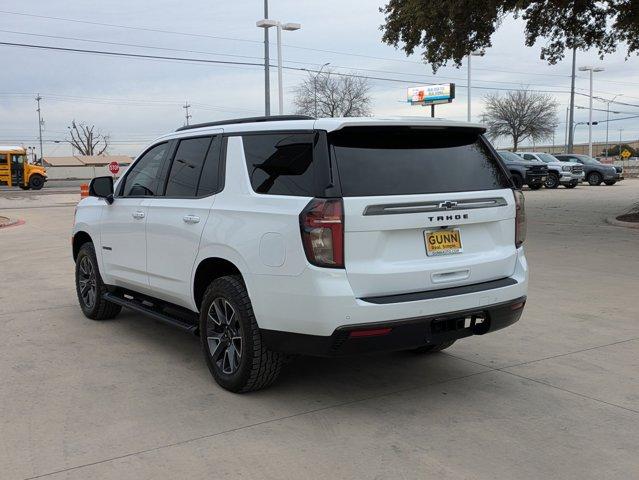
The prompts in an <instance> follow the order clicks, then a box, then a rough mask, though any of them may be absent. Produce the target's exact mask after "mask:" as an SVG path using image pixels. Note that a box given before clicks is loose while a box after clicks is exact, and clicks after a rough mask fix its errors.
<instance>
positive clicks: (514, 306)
mask: <svg viewBox="0 0 639 480" xmlns="http://www.w3.org/2000/svg"><path fill="white" fill-rule="evenodd" d="M524 305H526V302H517V303H513V304H512V305H511V306H510V309H511V310H519V309H520V308H524Z"/></svg>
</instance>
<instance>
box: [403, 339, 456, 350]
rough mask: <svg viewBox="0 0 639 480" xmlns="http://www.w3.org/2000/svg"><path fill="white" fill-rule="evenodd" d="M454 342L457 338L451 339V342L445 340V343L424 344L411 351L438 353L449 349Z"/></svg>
mask: <svg viewBox="0 0 639 480" xmlns="http://www.w3.org/2000/svg"><path fill="white" fill-rule="evenodd" d="M453 343H455V340H451V341H449V342H444V343H438V344H436V345H424V346H423V347H418V348H415V349H413V350H411V351H412V352H414V353H437V352H441V351H442V350H445V349H447V348H448V347H450V346H451V345H452V344H453Z"/></svg>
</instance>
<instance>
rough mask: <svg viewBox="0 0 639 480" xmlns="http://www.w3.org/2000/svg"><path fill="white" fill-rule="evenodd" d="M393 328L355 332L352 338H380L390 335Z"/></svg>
mask: <svg viewBox="0 0 639 480" xmlns="http://www.w3.org/2000/svg"><path fill="white" fill-rule="evenodd" d="M391 330H392V328H390V327H388V328H374V329H371V330H353V331H352V332H351V333H350V334H349V337H350V338H361V337H380V336H382V335H388V334H389V333H390V332H391Z"/></svg>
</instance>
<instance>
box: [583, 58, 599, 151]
mask: <svg viewBox="0 0 639 480" xmlns="http://www.w3.org/2000/svg"><path fill="white" fill-rule="evenodd" d="M579 71H580V72H590V106H589V108H588V110H589V112H588V156H589V157H592V75H593V73H595V72H603V71H604V69H603V68H598V67H579Z"/></svg>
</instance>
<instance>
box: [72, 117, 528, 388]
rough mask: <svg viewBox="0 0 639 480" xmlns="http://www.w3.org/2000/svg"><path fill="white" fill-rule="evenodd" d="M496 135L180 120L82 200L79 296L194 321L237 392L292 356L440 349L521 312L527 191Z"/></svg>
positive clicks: (362, 121)
mask: <svg viewBox="0 0 639 480" xmlns="http://www.w3.org/2000/svg"><path fill="white" fill-rule="evenodd" d="M483 133H484V128H483V127H482V126H481V125H477V124H469V123H465V122H452V121H444V120H439V119H433V120H431V119H423V120H406V119H401V118H398V119H392V118H391V119H388V118H385V119H374V118H359V119H358V118H327V119H317V120H315V119H311V118H309V117H303V116H281V117H257V118H252V119H240V120H235V121H226V122H214V123H208V124H200V125H192V126H188V127H183V128H180V129H179V130H178V131H176V132H174V133H171V134H169V135H166V136H164V137H161V138H159V139H158V140H157V141H155V142H153V143H152V144H151V145H150V146H149V147H148V148H147V149H146V150H145V151H144V152H143V153H142V155H140V156H139V157H138V158H137V159H136V160H135V162H134V163H133V164H132V165H131V167H129V169H128V171H127V172H126V174H125V175H124V176H123V177H121V178H120V179H119V180H118V182H117V183H116V184H115V185H113V179H112V177H110V176H107V177H99V178H95V179H93V180H92V182H91V184H90V190H89V191H90V196H89V197H87V198H84V199H83V200H82V201H80V203H79V204H78V206H77V210H76V214H75V221H74V226H73V241H72V245H73V258H74V260H75V262H76V269H75V272H76V277H75V278H76V289H77V296H78V301H79V304H80V308H81V309H82V312H83V313H84V315H85V316H87V317H88V318H91V319H95V320H103V319H108V318H113V317H115V316H116V315H117V314H118V313H119V312H120V309H121V308H122V307H127V308H130V309H133V310H135V311H137V312H141V313H144V314H146V315H149V316H151V317H153V318H155V319H156V320H159V321H161V322H165V323H167V324H170V325H173V326H176V327H178V328H180V329H182V330H185V331H188V332H194V333H199V335H200V338H201V344H202V350H203V353H204V358H205V361H206V363H207V365H208V367H209V369H210V371H211V373H212V375H213V377H214V378H215V380H216V381H217V382H218V383H219V384H220V385H221V386H222V387H223V388H226V389H228V390H231V391H233V392H246V391H250V390H256V389H259V388H263V387H266V386H267V385H269V384H271V383H272V382H273V381H274V380H275V378H276V377H277V375H278V374H279V372H280V369H281V367H282V364H283V363H284V361H285V359H286V358H287V356H288V355H289V354H310V355H318V356H336V355H346V354H354V353H362V352H375V351H386V350H413V351H416V352H422V353H424V352H436V351H439V350H443V349H444V348H447V347H449V346H450V345H452V344H453V343H454V342H455V341H456V340H458V339H461V338H465V337H469V336H472V335H483V334H485V333H488V332H492V331H495V330H499V329H501V328H504V327H506V326H508V325H511V324H512V323H514V322H516V321H517V320H518V319H519V317H520V315H521V313H522V310H523V307H524V304H525V301H526V292H527V286H528V267H527V262H526V258H525V254H524V247H523V243H524V239H525V236H526V223H525V211H524V197H523V194H522V192H521V191H519V190H514V189H513V185H512V182H511V180H510V178H509V176H508V173H507V171H506V170H505V169H504V166H503V164H502V162H500V161H499V159H498V158H497V156H496V154H495V153H494V150H493V149H492V147H491V146H490V145H489V143H488V141H487V140H486V139H485V138H484V136H483ZM149 328H153V324H152V323H150V324H149ZM501 338H503V339H504V340H506V339H507V337H501Z"/></svg>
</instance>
